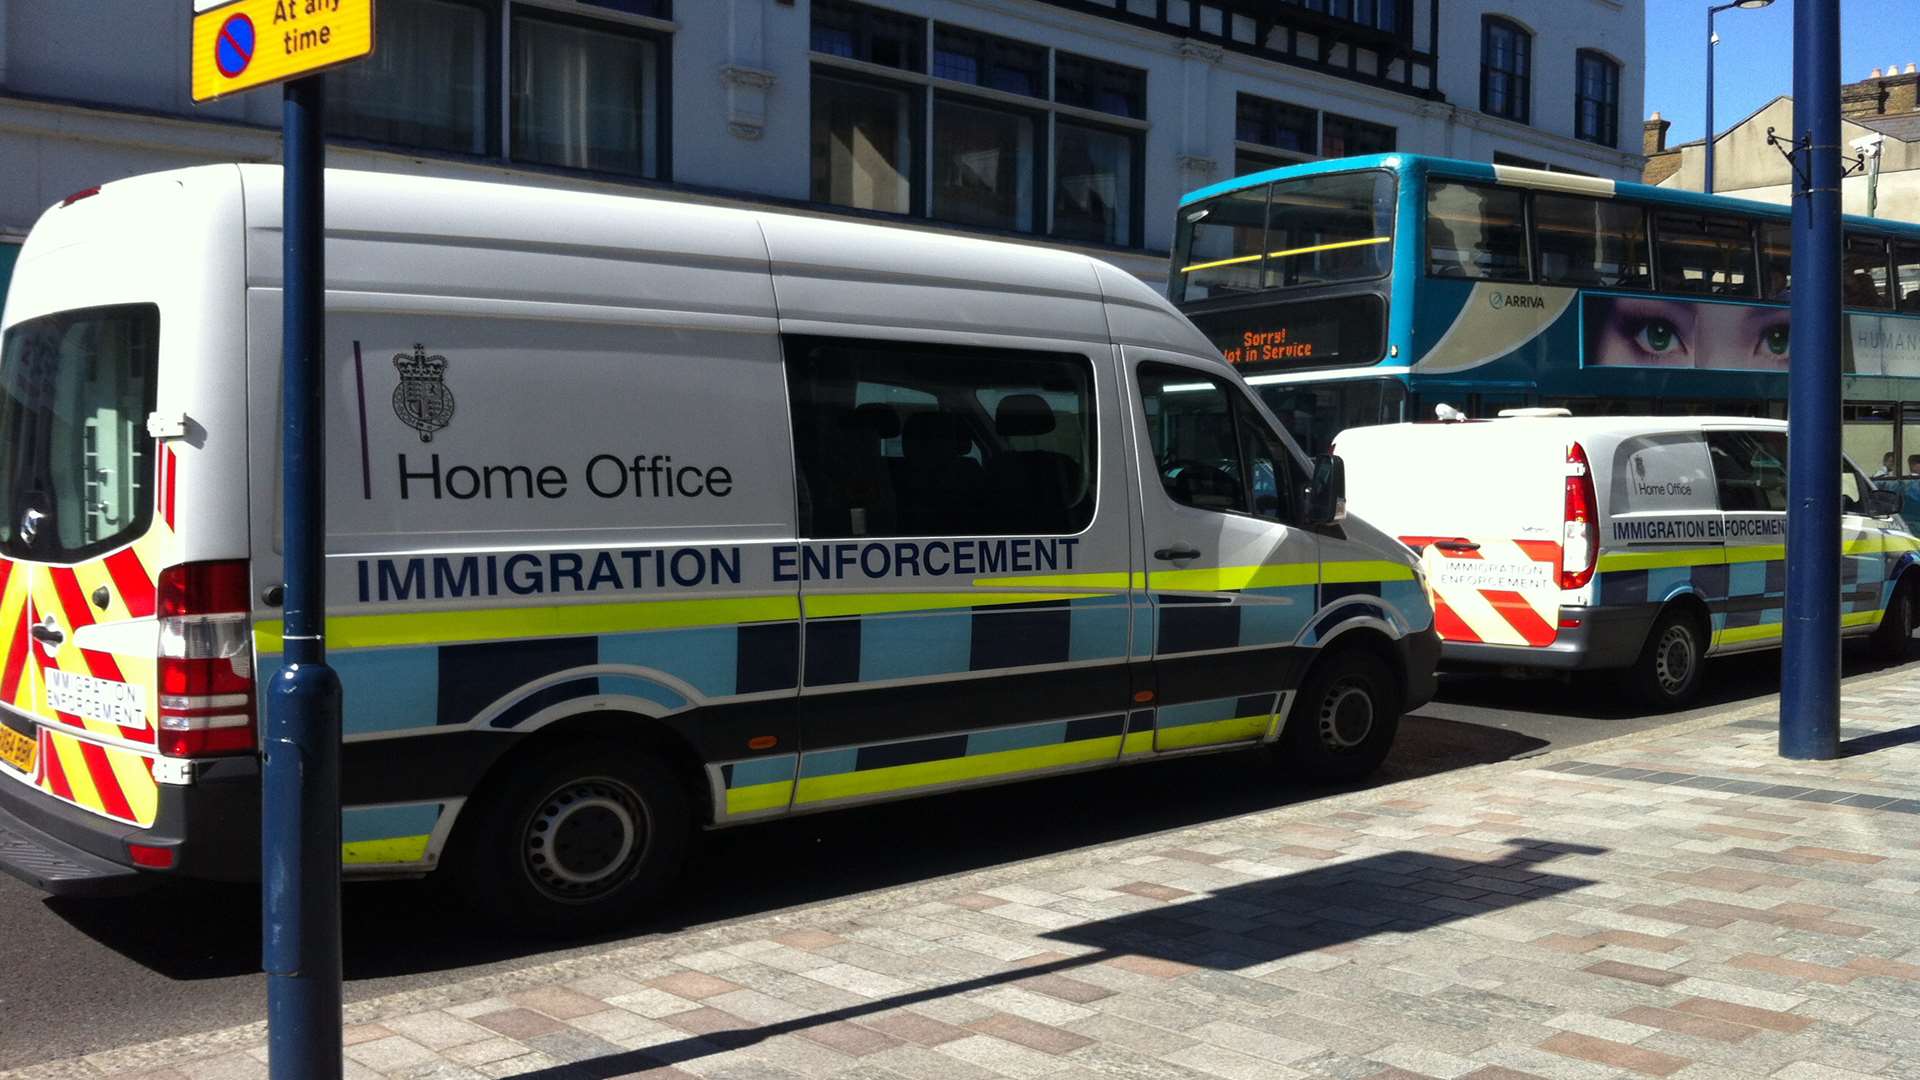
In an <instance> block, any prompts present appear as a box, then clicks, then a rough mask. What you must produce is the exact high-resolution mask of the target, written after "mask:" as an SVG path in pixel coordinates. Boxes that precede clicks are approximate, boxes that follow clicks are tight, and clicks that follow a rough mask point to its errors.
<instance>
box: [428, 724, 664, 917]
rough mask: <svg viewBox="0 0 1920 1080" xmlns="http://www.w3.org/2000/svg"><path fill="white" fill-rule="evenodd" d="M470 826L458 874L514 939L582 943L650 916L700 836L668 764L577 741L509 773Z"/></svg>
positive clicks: (607, 744) (612, 745)
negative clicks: (577, 938) (581, 938)
mask: <svg viewBox="0 0 1920 1080" xmlns="http://www.w3.org/2000/svg"><path fill="white" fill-rule="evenodd" d="M503 779H504V781H505V782H504V783H503V784H501V785H500V787H498V788H497V789H496V790H495V791H493V792H492V793H491V794H489V795H487V796H485V797H484V798H483V799H482V800H478V801H479V802H480V805H478V806H476V807H474V810H475V811H477V812H476V813H474V815H473V817H472V818H471V819H470V820H468V821H463V822H462V823H461V825H462V828H461V829H460V836H459V841H460V844H459V848H458V849H457V858H458V865H457V866H456V868H455V869H456V876H457V878H458V879H459V884H460V887H461V889H462V890H463V891H464V892H465V893H466V895H467V897H468V898H469V899H470V901H471V902H472V903H474V904H475V905H477V906H478V907H479V908H480V909H481V911H482V912H483V913H484V914H486V915H487V916H489V917H491V918H493V919H495V920H497V921H499V922H500V923H501V924H503V925H504V926H507V927H511V928H512V929H514V930H524V931H531V932H533V933H537V934H546V935H553V936H574V935H580V934H587V933H592V932H594V931H599V930H605V929H608V928H610V927H613V926H617V925H620V924H622V923H625V922H628V921H630V920H632V919H634V918H636V917H638V916H639V915H641V914H642V913H643V912H644V910H645V908H646V906H647V904H648V902H649V901H651V900H653V899H655V898H656V897H658V896H659V895H660V894H661V893H662V892H663V891H665V889H666V888H667V886H668V885H670V884H672V882H673V881H674V879H675V878H676V877H678V876H679V873H680V868H681V865H682V864H683V863H684V862H685V860H686V855H687V846H688V840H689V838H690V836H691V834H692V829H693V825H692V813H691V809H690V807H689V802H688V797H687V791H686V788H685V786H684V785H682V784H681V783H680V781H679V780H677V779H676V778H675V777H674V775H673V772H672V771H671V770H670V769H669V768H668V767H667V765H666V763H664V762H662V761H660V760H659V759H658V758H655V757H652V756H650V755H647V754H645V753H644V752H636V751H635V750H634V748H633V747H631V746H629V745H623V744H621V743H617V742H612V741H607V740H591V741H579V742H569V743H566V744H564V745H561V746H556V747H554V748H552V749H551V750H548V751H546V752H545V753H540V752H538V751H536V753H535V754H534V755H532V756H530V757H529V758H528V759H526V760H524V761H517V762H514V763H512V764H511V765H510V766H509V771H507V772H506V773H505V774H504V777H503Z"/></svg>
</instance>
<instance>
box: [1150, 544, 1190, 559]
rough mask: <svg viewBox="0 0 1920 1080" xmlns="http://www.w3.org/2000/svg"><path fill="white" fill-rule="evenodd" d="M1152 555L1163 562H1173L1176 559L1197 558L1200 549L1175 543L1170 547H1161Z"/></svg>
mask: <svg viewBox="0 0 1920 1080" xmlns="http://www.w3.org/2000/svg"><path fill="white" fill-rule="evenodd" d="M1153 557H1154V558H1156V559H1159V560H1161V561H1163V562H1173V561H1175V560H1177V559H1197V558H1199V557H1200V549H1199V548H1197V547H1192V546H1190V545H1187V544H1175V545H1173V546H1172V547H1163V548H1161V549H1160V550H1158V551H1156V552H1154V553H1153Z"/></svg>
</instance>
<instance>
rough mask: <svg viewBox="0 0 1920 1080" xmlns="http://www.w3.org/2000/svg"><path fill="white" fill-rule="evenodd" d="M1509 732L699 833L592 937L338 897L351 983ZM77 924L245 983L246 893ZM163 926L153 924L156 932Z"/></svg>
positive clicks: (202, 895)
mask: <svg viewBox="0 0 1920 1080" xmlns="http://www.w3.org/2000/svg"><path fill="white" fill-rule="evenodd" d="M1545 745H1546V744H1545V743H1544V742H1542V741H1541V740H1538V739H1533V738H1530V737H1528V736H1526V735H1522V734H1518V733H1516V732H1511V731H1502V730H1499V729H1496V728H1491V727H1484V726H1481V725H1476V724H1463V723H1456V722H1452V721H1444V720H1430V719H1426V718H1422V717H1417V716H1415V717H1408V718H1407V719H1406V720H1405V721H1403V723H1402V726H1401V731H1400V737H1399V740H1398V741H1397V742H1396V744H1395V746H1394V751H1393V754H1392V756H1391V757H1389V758H1388V760H1387V763H1386V765H1385V766H1384V767H1383V768H1382V769H1381V771H1380V772H1379V773H1378V774H1377V775H1376V776H1374V777H1373V778H1371V779H1370V780H1369V781H1368V782H1367V783H1366V784H1362V785H1357V786H1356V787H1353V788H1332V787H1313V786H1304V785H1299V784H1293V783H1289V782H1287V781H1286V780H1285V779H1284V778H1283V777H1281V776H1280V775H1279V774H1278V773H1277V772H1276V771H1275V769H1274V768H1273V765H1272V763H1271V761H1270V760H1269V758H1268V755H1267V754H1266V753H1264V752H1262V751H1257V750H1256V751H1249V752H1243V753H1230V754H1221V755H1205V756H1201V757H1192V758H1181V759H1175V760H1169V761H1164V762H1152V763H1147V764H1143V765H1137V766H1128V767H1125V768H1118V769H1109V770H1105V771H1101V772H1092V773H1083V774H1079V775H1073V776H1060V777H1049V778H1043V779H1036V780H1032V781H1026V782H1021V783H1016V784H1009V785H1005V786H1001V787H993V788H981V789H975V790H972V791H963V792H956V793H952V794H947V795H938V796H932V797H930V799H929V800H927V801H923V802H921V803H920V804H919V805H920V806H921V807H922V808H923V811H922V812H916V813H904V814H903V813H901V812H900V810H899V805H900V804H897V803H896V804H883V805H878V806H868V807H860V808H855V809H849V810H842V811H838V812H834V813H829V814H820V815H812V816H806V817H800V818H794V819H792V820H788V821H776V822H769V823H766V824H762V825H751V826H746V827H743V828H739V829H728V830H722V831H719V832H713V833H707V834H704V835H703V836H702V837H701V838H700V841H701V842H700V843H699V844H697V845H696V847H695V851H694V854H693V856H692V859H691V861H690V863H689V865H688V867H687V870H686V873H685V874H684V875H683V877H682V879H681V881H680V882H679V885H678V886H677V887H676V888H675V889H674V891H673V892H672V893H671V894H670V895H669V896H668V897H667V898H666V899H665V900H664V901H663V902H662V903H661V904H660V905H659V906H658V907H657V908H655V909H654V911H653V912H651V913H650V914H649V915H647V916H646V917H645V918H643V919H640V920H638V921H636V922H635V923H634V924H633V925H631V926H628V927H624V928H622V929H621V930H619V931H618V932H616V933H614V934H610V935H606V936H603V937H601V938H597V939H586V940H569V941H559V940H555V939H553V938H544V937H537V936H532V935H516V934H512V933H503V932H501V930H500V929H499V928H498V927H494V926H490V925H487V924H484V923H482V922H481V921H480V920H479V919H478V918H477V917H476V916H474V915H473V914H471V913H470V912H468V911H467V910H466V908H465V905H464V904H463V903H462V902H461V899H460V898H459V897H458V896H450V895H449V893H448V891H447V890H446V889H444V888H441V887H439V886H438V885H437V884H436V883H435V882H434V881H433V880H432V879H429V880H426V881H397V882H379V883H373V882H369V883H352V884H349V885H348V886H347V887H346V888H345V889H344V890H343V892H344V896H343V907H344V910H343V920H342V921H343V923H344V925H345V926H346V949H345V952H346V956H345V962H346V976H347V979H348V981H349V982H355V981H360V980H378V979H386V978H396V977H402V976H411V975H418V974H421V973H431V972H441V971H453V970H457V969H460V968H465V967H471V966H474V965H481V964H489V963H498V962H503V961H512V960H518V959H522V958H529V957H536V956H538V955H539V954H542V953H547V952H555V951H559V950H563V949H573V948H579V947H584V946H592V945H595V944H605V943H608V942H613V941H625V940H628V939H634V938H644V937H647V936H651V935H655V934H663V933H672V932H676V931H680V930H685V929H689V928H692V927H696V926H702V925H708V924H712V923H717V922H724V921H729V920H733V919H740V918H747V917H751V916H756V915H764V914H768V913H771V912H774V911H779V910H783V909H787V908H792V907H797V906H804V905H810V904H817V903H822V902H826V901H831V900H836V899H840V898H843V897H847V896H852V895H857V894H859V893H863V892H868V891H871V890H874V889H882V888H889V887H894V886H899V885H906V884H912V883H915V882H921V881H926V880H929V879H936V878H940V877H945V876H948V875H952V874H961V873H968V872H972V871H975V870H980V869H985V868H988V867H992V866H998V865H1003V864H1006V863H1010V862H1017V861H1021V860H1025V859H1030V858H1037V857H1041V856H1047V855H1055V854H1060V853H1062V852H1067V851H1073V850H1078V849H1080V848H1084V847H1090V846H1095V845H1100V844H1106V843H1112V842H1115V841H1121V840H1130V839H1135V838H1138V837H1141V836H1148V835H1152V834H1154V833H1158V832H1164V831H1167V830H1170V829H1179V828H1185V827H1187V826H1191V825H1195V824H1199V823H1203V822H1208V821H1216V820H1221V819H1225V818H1230V817H1235V816H1238V815H1241V814H1249V813H1255V812H1258V811H1262V810H1270V809H1274V808H1276V807H1281V806H1286V805H1290V804H1294V803H1299V802H1305V801H1309V800H1312V799H1316V798H1320V797H1323V796H1325V795H1328V794H1330V793H1336V792H1340V791H1346V790H1356V789H1357V788H1363V787H1370V786H1378V785H1380V784H1385V783H1390V782H1394V781H1399V780H1406V779H1411V778H1414V777H1418V776H1428V775H1433V774H1436V773H1441V772H1446V771H1450V770H1453V769H1459V768H1465V767H1467V766H1471V765H1479V764H1484V763H1487V762H1494V761H1504V760H1508V759H1510V758H1514V757H1519V756H1523V755H1525V754H1528V753H1532V752H1534V751H1536V750H1538V749H1540V748H1541V747H1544V746H1545ZM46 903H47V905H48V906H49V908H51V909H52V911H53V912H54V913H55V914H56V915H58V916H59V917H60V918H61V919H62V920H64V921H65V922H66V923H68V924H69V925H71V926H72V927H73V928H74V929H75V930H77V931H78V932H79V933H81V934H83V935H85V936H86V937H88V938H90V939H92V940H93V941H95V942H98V943H99V944H103V945H106V946H107V947H108V948H111V949H113V950H115V951H116V952H118V953H120V954H121V955H123V956H125V957H126V958H128V959H129V960H132V961H133V962H135V963H137V964H139V965H141V966H143V967H145V968H147V969H149V970H151V971H154V972H155V973H157V974H159V975H161V976H162V977H164V978H167V979H173V980H180V981H198V980H207V979H225V978H238V977H249V976H257V974H258V972H259V970H260V894H259V890H258V888H257V887H255V886H251V885H206V884H199V883H189V882H180V883H173V884H170V885H169V886H168V887H165V888H162V889H159V890H157V891H155V892H154V893H152V894H149V895H148V896H146V897H144V898H143V899H142V901H141V907H140V917H139V918H138V919H130V918H128V917H127V911H128V909H127V907H126V905H125V903H124V902H116V901H93V900H64V899H50V900H47V901H46ZM159 926H164V927H167V928H168V929H167V932H166V933H154V932H153V929H154V927H159Z"/></svg>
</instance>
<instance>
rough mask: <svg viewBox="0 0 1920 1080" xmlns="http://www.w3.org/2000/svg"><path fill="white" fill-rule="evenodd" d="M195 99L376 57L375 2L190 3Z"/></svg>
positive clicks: (245, 0) (223, 0)
mask: <svg viewBox="0 0 1920 1080" xmlns="http://www.w3.org/2000/svg"><path fill="white" fill-rule="evenodd" d="M193 8H194V14H193V100H194V101H196V102H201V101H212V100H213V99H214V98H217V97H221V96H223V95H226V94H232V93H236V92H238V91H241V90H251V89H253V88H254V87H256V86H265V85H266V84H268V83H275V82H281V81H283V80H286V79H293V78H298V77H299V76H301V75H307V74H310V73H312V72H315V71H318V70H320V69H321V68H328V67H333V66H334V65H335V64H344V63H346V62H348V61H350V60H359V59H361V58H362V57H365V56H369V55H371V54H372V53H373V0H194V5H193Z"/></svg>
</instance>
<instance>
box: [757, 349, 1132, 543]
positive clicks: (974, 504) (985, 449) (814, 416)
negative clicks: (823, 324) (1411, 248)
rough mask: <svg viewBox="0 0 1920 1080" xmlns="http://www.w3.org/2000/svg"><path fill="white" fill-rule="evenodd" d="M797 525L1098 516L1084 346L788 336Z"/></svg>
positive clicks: (958, 529) (1012, 528) (1048, 524)
mask: <svg viewBox="0 0 1920 1080" xmlns="http://www.w3.org/2000/svg"><path fill="white" fill-rule="evenodd" d="M784 345H785V352H786V366H787V388H788V398H789V400H790V401H791V402H792V409H793V439H794V457H795V472H796V477H797V479H798V481H799V484H798V488H799V490H798V497H799V502H800V508H799V509H800V534H801V535H802V536H805V537H809V538H815V539H835V538H844V537H854V536H983V535H995V536H1006V535H1013V536H1032V535H1049V534H1063V533H1075V532H1079V531H1080V530H1082V529H1084V528H1086V527H1087V524H1088V523H1089V522H1090V521H1092V520H1093V510H1094V478H1095V474H1096V473H1097V471H1098V470H1097V463H1098V460H1099V459H1098V457H1097V456H1096V455H1095V453H1094V408H1093V405H1094V398H1093V366H1092V364H1091V363H1090V362H1088V360H1087V358H1086V357H1084V356H1076V355H1073V354H1060V353H1044V352H1023V351H1015V350H1008V349H977V348H963V347H957V346H946V345H925V344H919V343H906V342H875V341H864V340H843V339H833V338H814V337H788V338H786V339H785V341H784Z"/></svg>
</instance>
